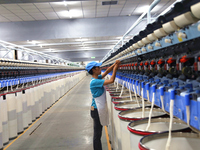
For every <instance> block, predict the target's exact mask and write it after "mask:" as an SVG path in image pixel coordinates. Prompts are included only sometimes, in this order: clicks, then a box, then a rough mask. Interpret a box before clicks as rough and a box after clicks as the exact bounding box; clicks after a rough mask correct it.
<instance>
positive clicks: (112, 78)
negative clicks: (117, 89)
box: [103, 63, 120, 85]
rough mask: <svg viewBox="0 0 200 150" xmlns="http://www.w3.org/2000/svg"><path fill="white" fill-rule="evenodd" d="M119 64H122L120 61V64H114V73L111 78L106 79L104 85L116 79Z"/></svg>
mask: <svg viewBox="0 0 200 150" xmlns="http://www.w3.org/2000/svg"><path fill="white" fill-rule="evenodd" d="M119 64H120V63H118V64H116V65H115V66H114V68H113V74H112V76H111V78H110V80H105V81H104V84H103V85H108V84H111V83H113V82H114V81H115V77H116V72H117V69H118V67H119Z"/></svg>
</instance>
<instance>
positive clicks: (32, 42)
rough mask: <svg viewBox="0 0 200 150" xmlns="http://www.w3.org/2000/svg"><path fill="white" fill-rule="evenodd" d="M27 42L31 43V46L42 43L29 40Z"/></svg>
mask: <svg viewBox="0 0 200 150" xmlns="http://www.w3.org/2000/svg"><path fill="white" fill-rule="evenodd" d="M27 42H28V43H31V44H34V45H36V44H38V43H40V42H38V41H29V40H27Z"/></svg>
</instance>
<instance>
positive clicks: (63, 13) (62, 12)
mask: <svg viewBox="0 0 200 150" xmlns="http://www.w3.org/2000/svg"><path fill="white" fill-rule="evenodd" d="M57 14H58V15H59V16H61V17H70V14H69V11H67V10H64V11H60V12H57Z"/></svg>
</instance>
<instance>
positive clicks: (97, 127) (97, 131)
mask: <svg viewBox="0 0 200 150" xmlns="http://www.w3.org/2000/svg"><path fill="white" fill-rule="evenodd" d="M91 117H92V119H93V122H94V135H93V148H94V150H102V145H101V135H102V128H103V126H102V125H101V123H100V120H99V114H98V111H97V109H94V110H91Z"/></svg>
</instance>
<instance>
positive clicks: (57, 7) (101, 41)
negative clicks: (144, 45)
mask: <svg viewBox="0 0 200 150" xmlns="http://www.w3.org/2000/svg"><path fill="white" fill-rule="evenodd" d="M35 1H36V0H35ZM35 1H34V0H33V1H32V2H33V3H31V0H27V1H26V0H24V2H26V3H11V4H5V1H2V4H0V25H1V24H5V23H8V24H12V23H15V22H30V23H32V22H34V23H35V22H36V23H37V22H38V21H47V20H70V19H73V20H79V19H89V18H90V19H97V18H111V17H127V16H139V15H141V14H142V13H143V12H144V10H146V9H148V6H149V5H150V4H151V3H152V2H153V0H118V2H117V4H116V5H102V1H108V0H96V1H95V0H92V1H66V2H64V1H57V2H52V0H49V2H41V3H36V2H35ZM41 1H42V0H41ZM45 1H47V0H45ZM174 1H175V0H161V2H160V3H159V4H158V5H157V6H156V7H155V8H154V9H153V10H152V16H154V17H156V16H157V15H158V14H160V13H161V12H162V11H164V10H165V9H166V8H167V7H169V6H170V5H171V4H172V3H174ZM7 2H11V1H7ZM0 3H1V0H0ZM102 21H105V20H102ZM119 22H120V20H119ZM105 23H106V22H105ZM83 26H84V25H83ZM91 26H92V25H91ZM143 26H144V25H143ZM93 28H95V26H94V27H93ZM8 30H9V26H8ZM30 30H31V26H30ZM95 30H96V31H98V30H100V29H99V28H96V29H95ZM112 32H113V35H110V36H102V35H98V32H95V33H97V35H96V36H92V37H88V36H87V32H86V33H85V34H84V35H85V36H81V37H80V36H77V37H72V38H70V37H67V38H54V39H49V38H43V39H42V40H41V39H40V40H38V39H33V40H29V41H27V40H28V39H27V40H24V41H19V40H18V39H17V38H16V40H12V41H11V43H14V44H17V45H23V46H25V47H27V48H30V49H33V50H37V51H41V52H45V53H48V54H50V55H56V56H58V57H62V58H64V59H67V60H70V61H75V62H80V61H91V60H101V59H102V58H103V57H104V56H105V55H106V53H107V52H108V51H109V50H110V49H111V48H113V47H114V45H115V44H116V43H117V41H118V40H119V39H120V38H121V37H122V35H123V34H124V33H125V32H124V33H123V34H120V35H116V34H114V33H115V30H113V31H112ZM41 34H42V33H41ZM132 37H133V34H130V35H128V36H127V37H126V39H124V42H126V41H128V40H129V39H130V38H132ZM30 39H31V38H30ZM91 57H96V58H95V59H92V58H91Z"/></svg>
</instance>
